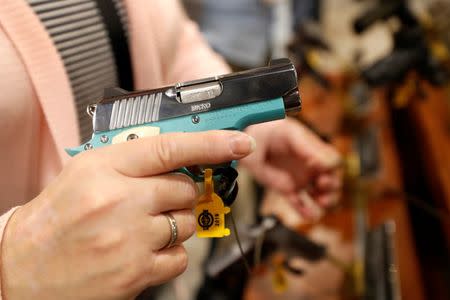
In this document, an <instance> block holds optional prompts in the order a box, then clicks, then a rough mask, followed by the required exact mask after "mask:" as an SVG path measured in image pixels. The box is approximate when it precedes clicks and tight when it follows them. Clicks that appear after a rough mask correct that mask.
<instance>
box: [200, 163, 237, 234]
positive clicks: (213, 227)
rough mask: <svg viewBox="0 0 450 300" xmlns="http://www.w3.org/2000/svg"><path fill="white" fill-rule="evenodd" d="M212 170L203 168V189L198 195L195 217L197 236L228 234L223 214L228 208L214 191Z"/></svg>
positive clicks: (228, 210) (227, 211)
mask: <svg viewBox="0 0 450 300" xmlns="http://www.w3.org/2000/svg"><path fill="white" fill-rule="evenodd" d="M212 175H213V174H212V170H211V169H206V170H205V176H204V177H205V179H204V186H205V191H204V193H203V195H201V196H200V198H199V201H198V204H197V207H196V208H195V217H196V218H197V236H198V237H201V238H211V237H215V238H221V237H224V236H228V235H230V229H228V228H225V214H227V213H229V212H230V208H229V207H228V206H225V205H224V204H223V201H222V198H220V197H219V195H217V194H216V193H214V180H213V176H212Z"/></svg>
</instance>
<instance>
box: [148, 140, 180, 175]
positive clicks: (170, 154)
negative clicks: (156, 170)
mask: <svg viewBox="0 0 450 300" xmlns="http://www.w3.org/2000/svg"><path fill="white" fill-rule="evenodd" d="M153 147H154V149H153V150H154V152H155V155H156V157H157V159H158V160H159V162H160V163H161V164H162V166H163V167H167V166H168V165H169V164H170V162H171V161H172V160H173V158H174V155H176V154H177V143H176V142H175V141H174V140H173V139H171V138H170V137H169V136H166V135H161V136H159V139H158V140H157V141H156V142H155V143H153Z"/></svg>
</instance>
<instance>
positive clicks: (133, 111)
mask: <svg viewBox="0 0 450 300" xmlns="http://www.w3.org/2000/svg"><path fill="white" fill-rule="evenodd" d="M297 86H298V83H297V72H296V70H295V67H294V65H293V64H292V63H291V61H290V60H289V59H278V60H274V61H272V62H270V63H269V65H268V66H266V67H261V68H256V69H251V70H247V71H243V72H237V73H231V74H227V75H221V76H216V77H211V78H206V79H201V80H195V81H189V82H183V83H177V84H175V85H172V86H167V87H163V88H158V89H153V90H146V91H135V92H128V91H125V90H122V89H120V88H109V89H105V94H104V98H103V99H101V100H100V101H98V102H97V103H95V104H92V105H89V106H88V108H87V110H88V113H89V115H90V116H91V117H92V121H93V134H92V138H91V139H90V140H89V141H87V142H85V143H84V144H82V145H81V146H79V147H76V148H71V149H66V151H67V153H68V154H69V155H71V156H74V155H76V154H78V153H80V152H83V151H87V150H90V149H95V148H100V147H104V146H108V145H111V144H117V143H122V142H126V141H129V140H133V139H138V138H143V137H149V136H155V135H158V134H162V133H169V132H197V131H207V130H223V129H229V130H241V131H242V130H244V129H245V128H246V127H247V126H249V125H252V124H256V123H262V122H268V121H273V120H278V119H283V118H285V117H286V115H290V116H295V115H296V114H297V113H298V112H299V111H300V109H301V99H300V96H299V91H298V87H297ZM199 169H200V168H189V169H187V168H183V169H182V170H180V171H182V172H184V173H186V174H187V175H189V176H191V177H192V178H193V179H194V180H195V181H201V180H202V170H199ZM225 173H226V172H225ZM228 173H229V172H228ZM214 174H216V173H214Z"/></svg>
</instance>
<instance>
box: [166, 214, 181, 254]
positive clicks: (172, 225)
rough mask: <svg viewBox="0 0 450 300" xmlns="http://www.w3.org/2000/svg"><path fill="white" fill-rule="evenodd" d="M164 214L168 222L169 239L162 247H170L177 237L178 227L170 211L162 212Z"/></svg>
mask: <svg viewBox="0 0 450 300" xmlns="http://www.w3.org/2000/svg"><path fill="white" fill-rule="evenodd" d="M164 216H166V218H167V221H168V222H169V226H170V240H169V242H168V243H167V245H166V246H164V248H163V249H167V248H170V247H172V246H173V245H174V244H175V242H176V241H177V238H178V228H177V221H175V218H174V217H173V216H172V214H171V213H164Z"/></svg>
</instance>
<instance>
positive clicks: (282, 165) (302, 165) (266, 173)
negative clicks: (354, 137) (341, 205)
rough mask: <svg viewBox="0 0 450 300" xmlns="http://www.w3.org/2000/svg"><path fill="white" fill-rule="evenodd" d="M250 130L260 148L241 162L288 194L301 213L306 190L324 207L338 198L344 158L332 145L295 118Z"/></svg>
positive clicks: (250, 128)
mask: <svg viewBox="0 0 450 300" xmlns="http://www.w3.org/2000/svg"><path fill="white" fill-rule="evenodd" d="M246 132H247V133H249V134H250V135H251V136H253V137H254V138H255V139H256V143H257V147H256V151H255V152H254V153H253V154H252V155H250V156H248V157H246V158H245V159H243V160H242V161H241V163H242V165H243V166H244V167H246V168H247V169H249V171H250V172H252V174H253V175H254V177H255V178H256V180H257V181H259V182H260V183H261V184H264V185H265V186H266V187H268V188H271V189H274V190H276V191H278V192H280V193H281V194H282V195H283V196H285V197H287V198H288V199H289V200H290V202H291V203H292V204H294V205H295V206H296V207H297V208H298V210H299V211H300V212H304V207H305V205H304V202H305V201H304V200H305V194H304V193H303V194H302V193H300V191H302V190H306V191H307V192H308V194H309V196H311V197H312V198H313V199H314V200H315V201H316V202H317V203H319V204H320V205H322V206H327V205H331V204H334V203H335V202H336V201H337V199H338V194H339V192H340V188H341V178H340V176H339V170H338V167H339V165H340V163H341V158H340V156H339V154H338V153H337V152H336V150H334V148H333V147H332V146H330V145H328V144H326V143H324V142H322V141H321V140H320V139H319V138H318V137H317V136H316V135H315V134H314V133H312V132H311V131H310V130H309V129H307V128H306V127H305V126H303V125H302V124H301V123H300V122H298V121H297V120H293V119H287V120H282V121H275V122H270V123H265V124H259V125H254V126H251V127H249V128H248V129H247V131H246ZM302 198H303V199H302Z"/></svg>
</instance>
